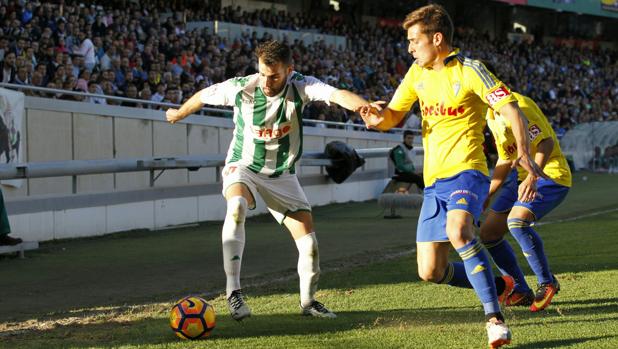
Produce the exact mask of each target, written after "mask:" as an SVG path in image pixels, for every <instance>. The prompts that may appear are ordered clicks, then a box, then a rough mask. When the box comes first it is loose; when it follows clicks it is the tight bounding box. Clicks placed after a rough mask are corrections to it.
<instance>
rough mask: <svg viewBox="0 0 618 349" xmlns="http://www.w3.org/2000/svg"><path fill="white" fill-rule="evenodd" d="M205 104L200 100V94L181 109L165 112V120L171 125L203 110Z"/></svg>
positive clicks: (190, 99)
mask: <svg viewBox="0 0 618 349" xmlns="http://www.w3.org/2000/svg"><path fill="white" fill-rule="evenodd" d="M203 106H204V104H202V101H201V99H200V92H198V93H196V94H194V95H193V96H192V97H191V98H189V100H188V101H186V102H185V103H184V104H183V105H182V106H180V108H179V109H174V108H170V109H168V110H167V111H166V112H165V118H166V119H167V121H169V123H170V124H173V123H175V122H176V121H180V120H182V119H184V118H186V117H187V116H189V115H191V114H193V113H195V112H196V111H198V110H200V109H202V107H203Z"/></svg>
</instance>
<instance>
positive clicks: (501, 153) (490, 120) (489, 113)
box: [486, 108, 509, 160]
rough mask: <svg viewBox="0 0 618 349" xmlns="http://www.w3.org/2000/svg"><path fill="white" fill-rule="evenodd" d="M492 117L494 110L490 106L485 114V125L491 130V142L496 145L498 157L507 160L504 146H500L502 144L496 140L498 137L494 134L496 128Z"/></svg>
mask: <svg viewBox="0 0 618 349" xmlns="http://www.w3.org/2000/svg"><path fill="white" fill-rule="evenodd" d="M494 117H495V114H494V111H493V110H491V108H487V116H486V119H487V126H488V127H489V131H491V135H492V138H493V142H494V144H495V145H496V152H497V153H498V159H500V160H509V155H508V154H507V153H506V150H504V147H503V146H502V144H500V142H499V141H498V140H499V139H500V138H499V136H498V135H497V134H496V130H495V129H494V127H495V121H493V120H494Z"/></svg>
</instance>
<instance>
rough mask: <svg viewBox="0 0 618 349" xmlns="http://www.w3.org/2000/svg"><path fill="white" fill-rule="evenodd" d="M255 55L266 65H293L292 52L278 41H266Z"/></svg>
mask: <svg viewBox="0 0 618 349" xmlns="http://www.w3.org/2000/svg"><path fill="white" fill-rule="evenodd" d="M255 55H256V56H257V57H258V59H261V60H262V62H264V63H265V64H266V65H273V64H277V63H283V64H284V65H290V64H292V51H291V50H290V48H289V47H288V45H286V44H283V43H281V42H279V41H276V40H271V41H265V42H263V43H261V44H259V45H258V47H257V49H256V50H255Z"/></svg>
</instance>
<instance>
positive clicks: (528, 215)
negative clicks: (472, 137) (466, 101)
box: [480, 68, 571, 312]
mask: <svg viewBox="0 0 618 349" xmlns="http://www.w3.org/2000/svg"><path fill="white" fill-rule="evenodd" d="M490 70H492V71H493V69H491V68H490ZM513 96H515V98H516V99H517V103H518V105H519V107H520V108H521V109H522V110H523V111H524V113H525V115H526V117H527V119H528V126H527V128H528V135H529V137H530V151H531V153H532V154H534V159H535V162H536V163H537V165H538V166H539V167H541V168H542V169H543V170H544V172H545V173H546V174H547V176H548V177H549V178H547V179H544V178H542V179H540V180H539V181H538V182H537V194H536V195H535V196H534V197H533V198H532V201H521V200H518V198H517V186H518V183H522V182H526V181H529V180H530V179H529V178H528V173H527V172H526V171H525V170H524V169H523V168H521V167H520V166H518V167H517V168H516V169H512V162H513V160H514V159H515V154H516V153H517V144H516V142H515V139H514V137H513V132H512V130H511V125H510V122H509V121H508V120H507V119H505V118H504V117H503V116H502V115H500V114H499V113H497V112H495V111H493V110H491V109H489V110H488V111H487V124H488V126H489V129H490V130H491V132H492V134H493V136H494V139H495V142H496V148H497V150H498V157H499V158H498V162H497V163H496V168H495V170H494V173H493V176H492V179H491V185H490V188H489V197H488V200H487V203H486V206H487V204H488V203H489V198H491V197H492V196H493V195H494V194H496V193H498V194H497V196H496V198H495V200H494V202H493V204H492V206H491V209H490V210H489V213H488V214H487V218H486V219H485V221H484V222H483V224H482V225H481V234H480V236H481V240H482V241H483V244H484V245H485V247H486V248H487V249H488V250H489V252H490V253H491V256H492V257H493V260H494V262H495V263H496V265H497V266H498V267H499V268H500V270H501V271H502V272H503V273H506V274H508V275H511V276H512V277H513V278H514V279H515V286H514V291H513V293H512V294H510V295H509V296H508V298H506V304H507V305H525V306H530V310H531V311H533V312H536V311H540V310H543V309H545V308H546V307H547V306H549V304H550V303H551V300H552V298H553V297H554V295H555V294H556V293H557V292H558V291H559V290H560V284H559V283H558V280H557V279H556V277H555V276H554V275H553V274H552V273H551V270H550V268H549V263H548V261H547V256H546V255H545V251H544V248H543V240H542V239H541V237H540V236H539V235H538V234H537V232H536V231H535V230H534V228H533V225H534V222H536V221H538V220H539V219H541V218H542V217H543V216H545V215H546V214H547V213H549V212H550V211H551V210H553V209H554V208H556V207H557V206H558V205H559V204H560V203H561V202H562V201H563V200H564V198H565V197H566V195H567V194H568V192H569V189H570V187H571V170H570V169H569V165H568V163H567V161H566V158H565V157H564V155H563V154H562V151H561V149H560V144H559V143H558V138H557V137H556V134H555V133H554V131H553V129H552V128H551V126H550V124H549V122H548V121H547V118H546V117H545V115H543V112H542V111H541V109H540V108H539V107H538V106H537V105H536V103H534V101H533V100H532V99H530V98H528V97H526V96H522V95H520V94H518V93H513ZM508 231H510V232H511V234H512V235H513V237H514V238H515V240H517V242H518V243H519V245H520V247H521V249H522V252H523V254H524V256H525V257H526V260H527V261H528V264H529V265H530V268H531V269H532V271H533V272H534V274H535V275H536V277H537V280H538V283H539V286H538V289H537V292H536V294H534V293H533V292H532V290H531V289H530V287H529V286H528V284H527V283H526V280H525V279H524V274H523V272H522V271H521V269H520V268H519V266H518V265H517V259H516V258H515V254H514V253H513V249H512V248H511V246H510V244H509V242H508V241H507V240H505V239H504V235H505V234H506V233H507V232H508Z"/></svg>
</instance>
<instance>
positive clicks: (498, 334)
mask: <svg viewBox="0 0 618 349" xmlns="http://www.w3.org/2000/svg"><path fill="white" fill-rule="evenodd" d="M485 328H486V329H487V339H488V342H489V347H490V348H491V349H495V348H500V347H501V346H503V345H506V344H510V343H511V337H512V334H511V330H509V328H508V326H506V324H505V323H504V322H491V321H488V322H487V325H486V326H485Z"/></svg>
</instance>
